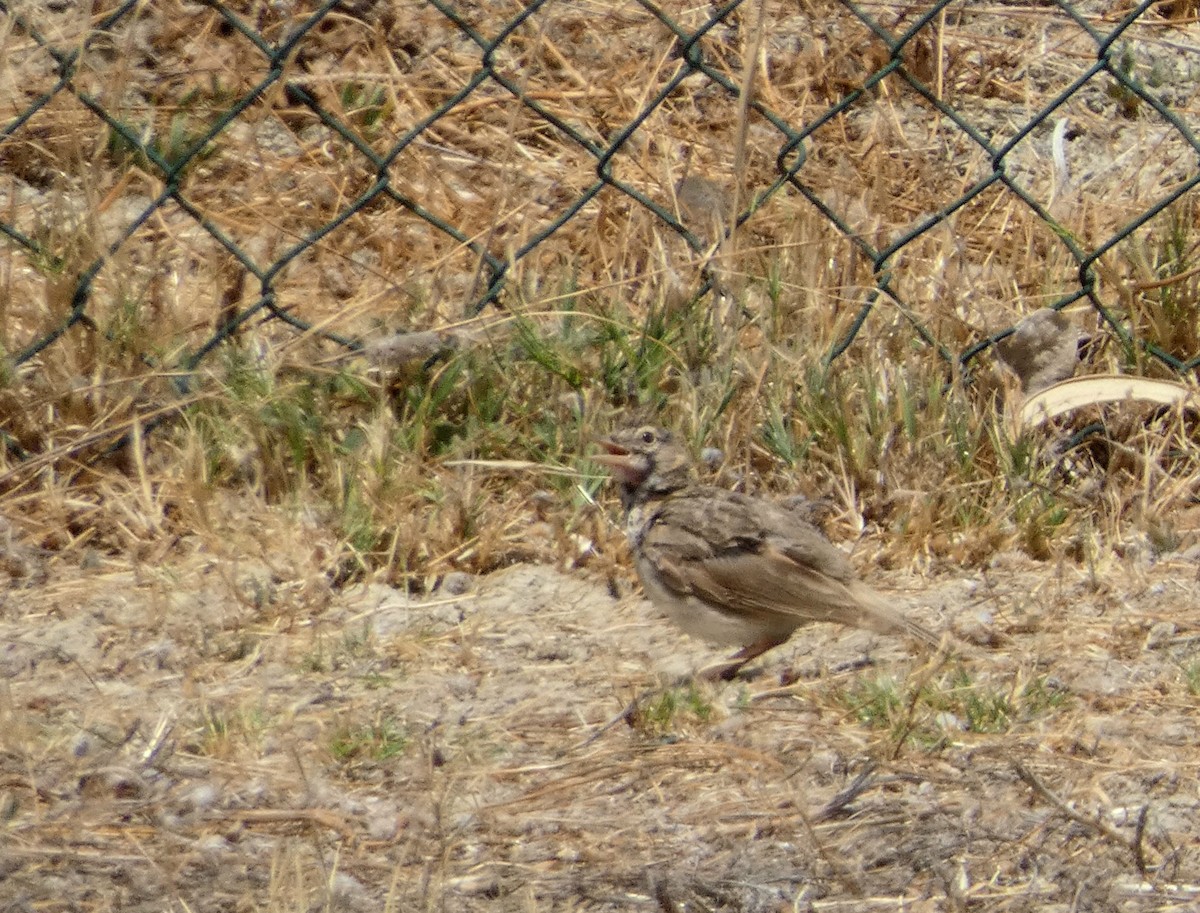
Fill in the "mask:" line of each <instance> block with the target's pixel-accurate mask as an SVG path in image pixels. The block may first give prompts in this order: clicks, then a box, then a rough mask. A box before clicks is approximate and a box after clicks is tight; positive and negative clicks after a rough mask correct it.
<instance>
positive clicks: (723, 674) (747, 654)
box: [696, 637, 787, 682]
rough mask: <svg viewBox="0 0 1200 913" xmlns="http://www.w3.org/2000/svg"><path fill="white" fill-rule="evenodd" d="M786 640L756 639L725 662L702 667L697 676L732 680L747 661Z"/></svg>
mask: <svg viewBox="0 0 1200 913" xmlns="http://www.w3.org/2000/svg"><path fill="white" fill-rule="evenodd" d="M786 640H787V638H786V637H765V638H763V639H762V640H756V641H755V642H754V643H752V644H747V645H746V646H744V647H742V649H740V650H738V651H737V652H736V653H734V654H733V656H731V657H729V659H727V660H725V662H722V663H717V664H716V665H715V666H709V667H708V668H707V669H701V670H700V671H699V672H698V673H697V674H696V677H697V678H700V679H703V680H704V681H709V682H731V681H733V680H734V679H735V678H737V677H738V673H740V672H741V671H742V667H743V666H745V665H746V663H748V662H750V661H752V660H755V659H758V657H760V656H762V655H763V654H764V653H766V652H767V651H768V650H771V649H774V648H775V647H778V646H779V645H780V644H781V643H784V642H785V641H786Z"/></svg>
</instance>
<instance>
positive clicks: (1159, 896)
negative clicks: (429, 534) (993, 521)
mask: <svg viewBox="0 0 1200 913" xmlns="http://www.w3.org/2000/svg"><path fill="white" fill-rule="evenodd" d="M292 533H293V535H294V536H295V539H294V540H293V541H294V542H297V543H305V545H306V546H308V545H311V555H310V556H309V558H308V559H287V560H284V559H282V558H275V559H273V558H272V557H271V553H270V552H269V551H268V550H267V549H266V548H260V549H257V550H256V549H255V548H253V547H251V546H249V545H247V546H246V547H245V548H244V550H243V551H242V554H243V557H242V558H241V560H236V559H234V558H232V557H230V556H229V555H217V554H215V553H214V552H213V551H212V550H211V549H209V548H206V547H205V546H204V545H202V544H200V543H198V542H191V541H190V540H187V539H184V540H182V541H181V542H179V543H177V548H176V551H175V552H174V554H175V555H176V557H175V558H173V559H172V561H171V562H169V563H164V562H163V561H161V559H160V558H158V557H157V556H153V555H150V556H142V559H140V560H139V561H137V562H133V561H125V560H121V561H117V560H113V559H101V558H96V559H95V560H93V561H87V562H85V564H89V565H91V566H89V567H78V566H74V567H67V566H63V565H62V564H60V563H58V562H57V561H55V560H51V558H50V556H43V555H40V554H38V553H36V552H30V551H27V550H22V549H20V548H19V547H18V546H15V545H10V546H9V548H8V549H7V551H6V552H5V563H4V567H5V569H6V571H7V573H8V574H9V576H10V578H11V584H12V585H11V586H10V587H8V588H6V589H5V591H4V593H3V596H2V599H3V601H2V602H0V613H2V614H0V618H2V622H0V676H2V677H0V683H2V690H0V714H2V730H0V731H2V732H3V735H2V736H0V744H2V745H3V748H2V749H0V808H2V810H3V820H4V830H3V832H2V836H0V840H2V841H3V851H2V853H0V909H3V910H5V911H32V910H37V911H58V910H88V911H100V910H124V911H149V910H264V909H266V910H276V909H288V910H297V909H304V910H312V909H329V910H333V909H337V910H355V911H356V910H364V911H365V910H378V909H381V908H382V909H393V910H430V909H436V910H463V911H471V910H513V911H535V910H536V911H540V910H605V911H617V910H662V911H684V910H688V911H691V910H697V911H701V910H730V911H767V910H771V911H774V910H873V909H880V910H883V909H893V910H894V909H904V910H929V911H933V910H963V909H972V910H1041V911H1045V910H1064V911H1065V910H1096V909H1104V910H1182V909H1192V908H1194V907H1193V904H1195V903H1200V857H1198V849H1200V826H1198V825H1200V821H1198V818H1200V813H1198V811H1197V799H1198V796H1197V783H1198V782H1200V781H1198V779H1197V776H1196V774H1197V770H1196V768H1197V765H1198V755H1197V752H1196V748H1195V745H1196V742H1197V736H1198V732H1197V729H1198V724H1197V718H1196V705H1197V694H1196V690H1197V650H1198V645H1200V609H1198V605H1200V599H1198V595H1200V585H1198V584H1197V581H1196V577H1197V574H1196V557H1195V555H1194V554H1179V553H1177V554H1174V555H1169V556H1167V557H1164V558H1161V559H1157V560H1151V559H1150V558H1148V557H1146V554H1145V553H1144V552H1141V553H1140V554H1135V553H1136V552H1138V550H1136V549H1130V550H1129V554H1127V557H1125V558H1123V559H1112V560H1111V561H1109V562H1107V563H1103V562H1102V563H1101V564H1099V565H1097V566H1095V567H1094V568H1092V569H1088V568H1086V567H1079V566H1074V565H1061V566H1060V565H1045V564H1036V563H1034V562H1031V561H1029V560H1028V559H1025V558H1020V557H1016V556H1010V555H1000V556H997V557H996V558H995V559H994V560H993V562H992V564H991V567H990V568H989V569H988V570H987V571H986V572H983V573H968V572H957V573H955V572H949V571H942V572H940V573H935V574H930V575H929V576H928V577H917V576H915V575H912V574H891V575H889V576H887V577H886V578H885V577H882V576H881V575H880V574H878V573H870V572H868V577H870V578H871V579H873V580H874V581H875V582H876V583H878V584H879V585H881V586H886V588H887V589H889V590H890V591H894V592H896V593H897V596H898V598H899V599H901V600H902V601H903V602H904V603H905V604H907V605H911V606H912V607H913V609H912V611H913V612H914V614H915V615H916V616H917V617H919V618H921V619H922V620H923V621H926V622H928V623H930V624H935V625H941V626H947V625H949V626H951V627H952V628H955V629H957V630H960V631H974V632H976V636H977V637H978V634H979V632H980V631H983V632H986V633H990V634H991V635H993V636H994V637H995V639H996V640H997V645H996V646H994V647H990V648H980V649H978V650H977V651H976V655H972V656H970V657H968V658H965V659H962V660H957V661H950V662H942V663H939V661H938V660H936V659H929V658H922V657H916V656H913V655H911V654H909V653H908V651H907V647H906V646H905V645H903V644H899V643H894V642H891V641H886V640H883V639H878V638H875V637H873V636H871V635H865V634H859V633H855V632H845V631H840V630H834V629H832V628H824V627H822V628H817V629H813V630H812V631H810V632H808V633H804V632H801V636H798V637H797V638H795V639H794V641H793V643H791V644H788V645H786V646H785V647H783V648H781V649H779V650H777V651H775V652H774V653H772V654H769V655H768V656H767V657H766V658H765V660H764V661H763V662H761V663H760V666H761V668H762V670H763V671H762V674H761V675H760V676H759V677H758V678H756V679H753V680H751V681H749V682H739V683H733V684H729V685H722V686H714V687H708V686H700V687H699V688H696V689H692V691H691V692H689V691H688V690H687V689H682V690H680V691H677V692H674V693H675V694H676V695H677V696H678V706H675V707H674V708H672V707H671V706H670V705H669V704H666V703H664V701H663V699H662V698H661V697H655V696H651V697H648V698H646V699H645V700H643V702H642V712H641V714H640V715H639V716H638V717H637V718H635V719H634V720H633V721H632V725H631V724H629V723H625V722H620V723H618V724H617V725H614V726H612V727H611V728H609V729H607V730H604V731H601V727H602V726H603V724H604V723H606V722H607V721H609V720H611V719H612V718H613V717H614V716H615V715H617V714H619V713H620V711H621V710H622V708H623V707H624V706H625V705H626V703H627V702H628V701H629V700H630V699H631V697H633V696H635V695H637V694H639V693H641V692H642V691H643V690H644V689H647V688H650V687H652V686H656V685H659V684H662V683H664V682H667V681H670V680H671V679H672V678H673V677H674V676H676V675H678V674H679V673H681V672H686V671H687V670H689V669H695V668H697V667H699V666H700V665H702V664H703V663H705V662H706V661H708V660H710V659H712V658H713V654H712V653H711V652H710V651H707V650H706V649H705V648H704V647H702V646H701V645H699V644H697V643H695V642H693V641H689V640H687V639H686V638H684V637H683V636H682V635H680V634H678V633H676V632H675V631H674V630H673V629H672V628H670V627H669V626H668V624H667V623H666V622H665V621H662V620H660V619H659V618H658V616H657V615H656V613H655V612H654V610H653V609H652V608H651V607H650V606H649V605H648V604H647V603H645V602H644V601H643V600H642V599H641V598H640V595H639V594H638V591H637V590H636V588H633V587H632V586H631V585H630V583H629V582H627V581H625V580H619V581H617V586H616V590H617V591H618V593H617V595H616V596H614V593H613V592H612V588H611V587H610V586H609V585H607V584H606V583H605V581H603V580H598V579H595V578H594V576H592V575H591V574H590V573H589V572H588V571H587V570H574V571H571V572H568V573H563V572H560V571H558V570H555V569H551V568H548V567H536V566H515V567H512V568H509V569H507V570H504V571H501V572H498V573H495V574H492V575H490V576H488V577H484V578H479V579H475V580H463V579H452V580H450V581H449V582H448V585H447V586H445V587H443V589H442V590H441V591H440V592H439V593H438V594H436V595H435V597H433V598H425V599H421V600H418V599H413V598H410V597H409V596H408V595H406V594H405V593H403V592H400V591H396V590H393V589H391V588H387V587H382V586H369V587H358V588H351V589H348V590H346V591H343V592H332V591H330V590H329V589H328V588H327V587H326V586H325V585H324V584H323V583H322V582H321V579H322V578H321V575H320V573H319V572H318V571H317V567H318V565H319V559H320V557H321V548H322V547H321V543H320V542H319V540H318V539H317V538H313V539H312V540H311V541H309V540H305V539H304V538H303V535H304V530H303V525H302V524H301V523H299V522H298V521H297V523H296V525H295V527H294V528H293V530H292ZM246 535H247V537H248V538H247V542H249V541H250V540H251V538H252V537H253V535H254V530H252V529H247V531H246ZM263 541H270V540H269V539H264V540H263ZM228 545H229V547H230V548H231V549H234V550H236V549H237V548H238V543H236V542H234V541H231V542H230V543H228ZM293 551H297V552H298V553H303V552H304V549H303V548H301V549H299V550H296V549H293ZM189 553H190V557H186V556H188V555H189ZM181 555H182V556H185V557H179V556H181ZM463 585H465V586H466V591H465V592H460V593H457V594H455V593H450V592H447V590H451V589H461V588H462V586H463ZM889 681H890V682H894V685H895V687H894V692H893V693H894V694H896V695H898V696H899V704H898V705H893V707H892V716H891V718H890V720H891V721H890V723H889V722H885V723H883V724H880V722H879V720H878V719H874V718H871V717H870V716H869V714H867V713H866V712H865V710H864V706H865V703H866V701H865V698H864V695H867V694H870V693H873V692H871V689H872V688H873V687H877V686H881V684H882V686H883V687H884V688H885V689H886V687H887V683H888V682H889ZM956 682H958V683H960V684H961V683H965V682H969V683H970V684H969V686H966V687H968V690H969V693H970V694H971V695H975V698H970V697H968V698H967V699H957V698H955V699H954V700H952V701H950V702H949V703H945V704H944V705H939V704H937V703H936V700H935V699H931V700H930V701H926V700H925V699H924V698H922V699H921V700H918V695H919V694H927V693H928V694H941V695H943V697H945V696H946V695H951V694H953V693H954V692H955V684H954V683H956ZM1032 686H1036V688H1037V689H1040V692H1039V693H1041V694H1043V695H1044V696H1047V695H1048V696H1050V697H1051V698H1052V699H1047V700H1043V701H1040V702H1038V701H1034V700H1032V699H1030V698H1029V695H1030V694H1032V693H1033V691H1032V690H1031V687H1032ZM922 689H925V690H922ZM988 695H991V696H992V698H988V697H987V696H988ZM1005 696H1007V697H1008V704H1007V706H1008V707H1009V712H1008V715H1007V716H1005V715H1004V714H1001V715H1000V718H998V719H997V720H996V722H997V725H996V726H995V727H994V728H995V729H996V731H992V732H976V731H970V725H971V724H970V722H969V719H975V717H973V716H971V714H972V713H973V712H974V710H978V709H979V707H978V706H976V705H975V704H973V703H972V701H973V700H974V701H977V702H983V703H986V701H987V700H989V699H995V700H998V701H999V702H1000V703H1001V704H1003V703H1004V697H1005ZM1022 696H1024V697H1022ZM954 701H957V703H955V702H954ZM906 702H907V706H905V703H906ZM939 706H944V708H948V709H941V710H939V709H938V707H939ZM972 708H974V710H973V709H972ZM978 719H980V720H985V721H986V720H992V719H994V718H993V717H991V716H988V715H987V714H986V713H985V714H982V715H981V716H980V717H979V718H978ZM897 721H899V722H897Z"/></svg>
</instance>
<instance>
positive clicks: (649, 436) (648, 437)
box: [642, 430, 654, 444]
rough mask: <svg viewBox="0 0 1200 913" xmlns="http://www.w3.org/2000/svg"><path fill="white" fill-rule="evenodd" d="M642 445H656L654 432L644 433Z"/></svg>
mask: <svg viewBox="0 0 1200 913" xmlns="http://www.w3.org/2000/svg"><path fill="white" fill-rule="evenodd" d="M642 443H643V444H653V443H654V432H653V431H650V430H646V431H643V432H642Z"/></svg>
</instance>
